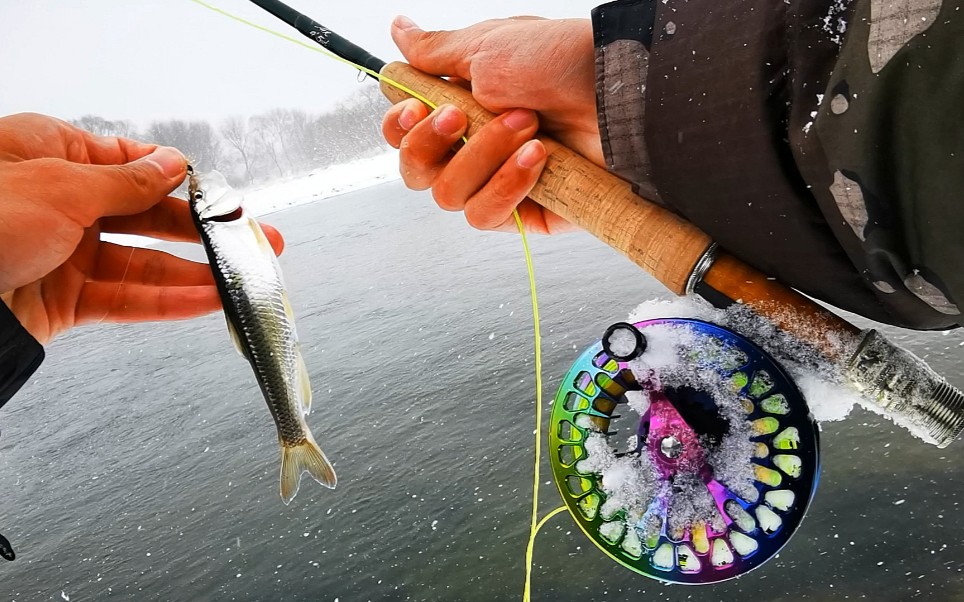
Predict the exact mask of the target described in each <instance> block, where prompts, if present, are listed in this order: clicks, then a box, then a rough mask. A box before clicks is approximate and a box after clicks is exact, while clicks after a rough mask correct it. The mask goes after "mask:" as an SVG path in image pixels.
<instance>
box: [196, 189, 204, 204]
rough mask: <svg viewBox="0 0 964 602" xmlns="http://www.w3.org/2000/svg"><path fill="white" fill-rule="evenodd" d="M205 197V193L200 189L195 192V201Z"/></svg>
mask: <svg viewBox="0 0 964 602" xmlns="http://www.w3.org/2000/svg"><path fill="white" fill-rule="evenodd" d="M203 198H204V193H203V192H201V191H200V190H198V191H197V192H195V193H194V200H195V201H200V200H201V199H203Z"/></svg>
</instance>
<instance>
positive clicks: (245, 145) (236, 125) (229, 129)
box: [221, 117, 254, 184]
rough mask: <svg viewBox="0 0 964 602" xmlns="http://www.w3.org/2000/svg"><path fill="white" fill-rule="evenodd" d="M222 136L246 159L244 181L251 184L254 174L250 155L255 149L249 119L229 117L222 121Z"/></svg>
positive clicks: (243, 159)
mask: <svg viewBox="0 0 964 602" xmlns="http://www.w3.org/2000/svg"><path fill="white" fill-rule="evenodd" d="M221 136H223V137H224V139H225V140H226V141H227V143H228V144H229V145H231V148H233V149H234V150H236V151H238V154H239V155H241V160H242V161H244V182H245V183H246V184H250V183H251V181H252V179H253V178H254V174H253V173H252V172H251V159H250V158H249V156H250V155H251V151H252V150H253V148H252V147H253V146H254V140H253V136H252V134H251V131H250V130H249V129H248V122H247V120H246V119H245V118H243V117H228V118H227V119H225V120H224V121H223V122H222V123H221Z"/></svg>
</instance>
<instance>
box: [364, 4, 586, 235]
mask: <svg viewBox="0 0 964 602" xmlns="http://www.w3.org/2000/svg"><path fill="white" fill-rule="evenodd" d="M392 37H393V38H394V40H395V43H396V44H397V45H398V47H399V49H400V50H401V51H402V54H404V55H405V58H406V59H407V60H408V62H409V63H411V65H412V66H413V67H415V68H416V69H419V70H421V71H424V72H426V73H431V74H433V75H441V76H449V77H451V78H453V79H454V80H455V81H458V82H459V83H463V84H465V85H466V86H471V90H472V94H473V96H474V97H475V99H476V100H477V101H478V102H479V103H480V104H481V105H482V106H484V107H485V108H486V109H488V110H490V111H492V112H495V113H502V114H501V115H500V116H499V117H498V118H496V119H494V120H493V121H492V122H491V123H489V124H488V125H486V126H485V127H483V128H481V129H480V130H479V132H478V134H476V135H475V136H473V137H472V139H471V140H470V141H469V142H467V143H466V144H465V146H464V147H462V148H461V149H459V150H458V151H456V152H454V153H453V151H452V147H453V145H455V144H457V143H458V141H459V139H460V138H461V137H462V136H463V134H464V133H465V128H466V117H465V114H464V113H463V112H462V111H461V110H460V109H458V108H456V107H454V106H442V107H439V108H438V109H436V110H435V111H434V112H432V114H431V115H429V111H428V108H427V107H426V106H425V105H423V104H422V103H421V102H419V101H417V100H414V99H411V100H407V101H405V102H402V103H399V104H397V105H395V106H393V107H392V108H391V109H390V110H389V111H388V112H387V113H386V114H385V118H384V120H383V122H382V133H383V135H384V136H385V139H386V140H387V141H388V142H389V144H391V145H392V146H394V147H396V148H399V149H400V150H401V153H400V162H401V172H402V178H403V179H404V181H405V183H406V185H408V186H409V187H410V188H413V189H416V190H425V189H427V188H431V189H432V193H433V195H434V197H435V200H436V202H437V203H438V205H439V206H440V207H441V208H443V209H446V210H449V211H465V219H466V220H467V221H468V222H469V224H471V225H472V226H474V227H476V228H479V229H482V230H506V231H515V230H516V225H515V220H514V219H513V217H512V210H513V209H516V208H518V210H519V215H520V217H521V218H522V221H523V223H524V225H525V226H526V229H527V230H529V231H532V232H537V233H542V234H554V233H557V232H562V231H566V230H571V229H574V228H575V226H573V225H571V224H569V223H568V222H567V221H565V220H563V219H562V218H561V217H559V216H557V215H555V214H554V213H552V212H550V211H548V210H546V209H544V208H542V207H541V206H540V205H538V204H536V203H535V202H534V201H532V200H530V199H527V198H526V195H527V194H528V193H529V191H530V190H531V189H532V186H533V185H534V184H535V182H536V180H538V178H539V175H540V173H542V169H543V167H544V166H545V162H546V150H545V147H544V146H543V145H542V143H541V142H539V141H538V140H532V138H533V137H534V136H535V134H536V131H537V130H540V126H541V130H540V131H542V132H544V133H546V134H548V135H550V136H553V137H554V138H556V139H557V140H559V141H560V142H562V143H563V144H565V145H567V146H569V147H570V148H572V149H573V150H575V151H577V152H579V153H580V154H582V155H583V156H585V157H587V158H588V159H590V160H591V161H593V162H595V163H597V164H599V165H602V164H603V162H604V160H603V154H602V148H601V146H600V142H599V129H598V124H597V116H596V110H595V85H594V82H595V79H594V71H593V69H594V58H593V57H594V55H593V40H592V29H591V27H590V23H589V21H587V20H582V19H564V20H546V19H537V18H526V17H517V18H514V19H498V20H492V21H485V22H483V23H479V24H476V25H473V26H471V27H468V28H466V29H461V30H458V31H436V32H426V31H422V30H421V29H419V28H418V27H417V26H416V25H415V24H414V23H412V22H411V21H409V20H408V19H406V18H404V17H399V18H397V19H396V20H395V22H394V23H393V25H392ZM426 117H430V118H429V119H426Z"/></svg>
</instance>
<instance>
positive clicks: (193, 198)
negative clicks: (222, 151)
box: [188, 167, 244, 222]
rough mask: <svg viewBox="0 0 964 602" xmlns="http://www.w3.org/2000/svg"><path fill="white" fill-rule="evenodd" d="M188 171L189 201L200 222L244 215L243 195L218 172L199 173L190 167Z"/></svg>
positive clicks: (233, 219) (229, 218)
mask: <svg viewBox="0 0 964 602" xmlns="http://www.w3.org/2000/svg"><path fill="white" fill-rule="evenodd" d="M189 173H190V174H191V175H190V178H191V179H190V183H189V185H188V190H189V194H190V200H189V202H190V204H191V207H192V208H193V209H194V212H195V213H196V214H197V216H198V218H200V220H201V221H202V222H209V221H214V222H233V221H236V220H238V219H241V217H243V216H244V208H243V206H242V201H243V199H244V196H243V195H242V194H241V193H239V192H237V191H236V190H234V189H233V188H231V186H230V185H229V184H228V182H227V179H225V177H224V176H223V175H222V174H221V173H220V172H217V171H210V172H206V173H199V172H197V170H195V169H194V168H193V167H192V168H191V169H190V171H189Z"/></svg>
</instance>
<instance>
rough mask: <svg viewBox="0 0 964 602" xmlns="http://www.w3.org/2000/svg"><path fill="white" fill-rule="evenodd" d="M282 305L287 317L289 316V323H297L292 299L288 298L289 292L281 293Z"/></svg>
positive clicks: (283, 291)
mask: <svg viewBox="0 0 964 602" xmlns="http://www.w3.org/2000/svg"><path fill="white" fill-rule="evenodd" d="M281 304H282V305H283V306H284V308H285V315H286V316H288V321H289V322H291V323H292V324H294V323H295V310H294V308H292V307H291V299H289V298H288V291H286V290H282V291H281Z"/></svg>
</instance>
